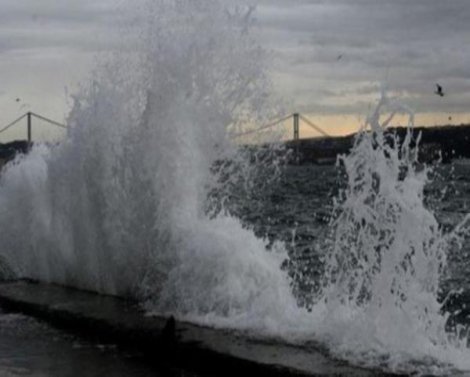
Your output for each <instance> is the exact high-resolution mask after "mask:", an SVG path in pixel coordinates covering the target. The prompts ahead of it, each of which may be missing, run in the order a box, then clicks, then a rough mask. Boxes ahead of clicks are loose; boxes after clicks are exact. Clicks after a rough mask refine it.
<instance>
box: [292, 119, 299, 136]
mask: <svg viewBox="0 0 470 377" xmlns="http://www.w3.org/2000/svg"><path fill="white" fill-rule="evenodd" d="M292 117H293V118H294V141H298V140H299V138H300V132H299V113H294V114H293V115H292Z"/></svg>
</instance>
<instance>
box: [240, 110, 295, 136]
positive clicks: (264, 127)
mask: <svg viewBox="0 0 470 377" xmlns="http://www.w3.org/2000/svg"><path fill="white" fill-rule="evenodd" d="M291 117H292V114H289V115H288V116H285V117H284V118H281V119H278V120H276V121H275V122H272V123H268V124H266V125H264V126H261V127H259V128H255V129H254V130H248V131H244V132H240V133H238V134H234V135H232V137H240V136H245V135H250V134H254V133H256V132H259V131H263V130H266V129H268V128H271V127H274V126H277V125H278V124H279V123H282V122H285V121H286V120H287V119H289V118H291Z"/></svg>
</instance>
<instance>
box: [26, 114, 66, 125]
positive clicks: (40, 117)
mask: <svg viewBox="0 0 470 377" xmlns="http://www.w3.org/2000/svg"><path fill="white" fill-rule="evenodd" d="M25 115H26V114H25ZM31 115H33V116H35V117H36V118H38V119H41V120H43V121H45V122H48V123H50V124H52V125H53V126H57V127H61V128H67V126H66V125H65V124H62V123H59V122H56V121H55V120H52V119H49V118H46V117H43V116H42V115H39V114H36V113H33V112H31Z"/></svg>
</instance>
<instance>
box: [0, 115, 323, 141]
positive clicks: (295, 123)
mask: <svg viewBox="0 0 470 377" xmlns="http://www.w3.org/2000/svg"><path fill="white" fill-rule="evenodd" d="M34 118H35V119H39V120H41V121H44V122H46V123H48V124H51V125H53V126H55V127H60V128H63V129H66V128H67V126H66V125H65V124H62V123H59V122H56V121H55V120H52V119H50V118H47V117H45V116H42V115H39V114H37V113H34V112H32V111H28V112H27V113H25V114H23V115H21V116H20V117H19V118H17V119H15V120H14V121H12V122H10V123H8V124H7V125H6V126H4V127H3V128H1V129H0V135H1V134H2V133H3V132H5V131H7V130H9V129H10V128H12V127H13V126H15V125H17V124H20V122H21V121H23V120H24V119H26V133H27V141H28V142H29V143H31V142H32V141H33V119H34ZM289 119H292V128H293V138H292V140H294V141H297V140H299V139H300V125H301V124H306V125H307V126H309V127H310V128H312V129H314V130H315V131H316V132H317V133H318V134H320V135H321V136H322V137H331V135H329V134H328V133H327V132H325V131H324V130H323V129H322V128H321V127H319V126H317V125H316V124H315V123H313V122H311V121H310V120H309V119H308V118H306V117H305V116H304V115H302V114H300V113H294V114H289V115H287V116H285V117H282V118H280V119H277V120H276V121H273V122H271V123H268V124H265V125H263V126H261V127H258V128H255V129H250V130H247V131H243V132H240V133H237V134H234V135H232V137H234V138H238V137H242V136H248V135H253V134H256V133H259V132H262V131H266V130H268V129H273V128H274V127H276V126H278V125H280V124H282V123H284V122H287V121H288V120H289ZM301 122H302V123H301Z"/></svg>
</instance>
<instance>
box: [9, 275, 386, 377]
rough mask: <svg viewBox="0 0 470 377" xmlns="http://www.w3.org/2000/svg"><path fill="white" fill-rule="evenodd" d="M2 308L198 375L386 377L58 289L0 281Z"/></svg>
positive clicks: (308, 351)
mask: <svg viewBox="0 0 470 377" xmlns="http://www.w3.org/2000/svg"><path fill="white" fill-rule="evenodd" d="M0 306H1V307H2V308H3V309H4V310H8V311H15V312H21V313H24V314H27V315H31V316H35V317H37V318H40V319H42V320H45V321H47V322H49V323H51V324H52V325H55V326H57V327H60V328H63V329H66V330H68V331H71V332H74V333H76V334H79V335H81V336H84V337H87V338H91V339H93V340H98V341H107V342H113V343H116V344H118V345H120V346H123V347H129V348H133V349H137V350H139V351H141V352H142V353H144V354H145V355H146V357H148V358H149V359H150V360H152V361H153V362H155V363H159V364H166V365H170V366H171V365H173V366H176V367H180V368H185V369H189V370H193V371H195V372H199V373H208V374H216V375H224V376H227V375H233V376H235V375H236V376H239V375H240V374H243V373H250V374H254V375H257V376H356V377H365V376H385V375H388V374H383V373H381V372H380V371H377V370H375V371H374V370H366V369H362V368H358V367H353V366H349V365H347V364H346V363H344V362H340V361H337V360H334V359H332V358H329V357H328V356H327V355H326V354H324V353H323V352H321V351H320V350H318V349H315V348H300V347H294V346H289V345H284V344H279V343H275V342H260V341H256V340H253V339H249V338H247V337H246V336H243V335H242V334H238V333H236V332H233V331H225V330H215V329H210V328H205V327H200V326H196V325H192V324H189V323H184V322H179V321H174V320H173V319H168V318H162V317H155V316H146V315H145V314H144V313H143V312H142V310H141V309H140V308H139V307H138V305H136V304H135V303H132V302H128V301H125V300H122V299H120V298H116V297H112V296H103V295H98V294H94V293H90V292H83V291H79V290H75V289H70V288H64V287H61V286H56V285H49V284H43V283H32V282H27V281H14V282H4V283H0Z"/></svg>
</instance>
